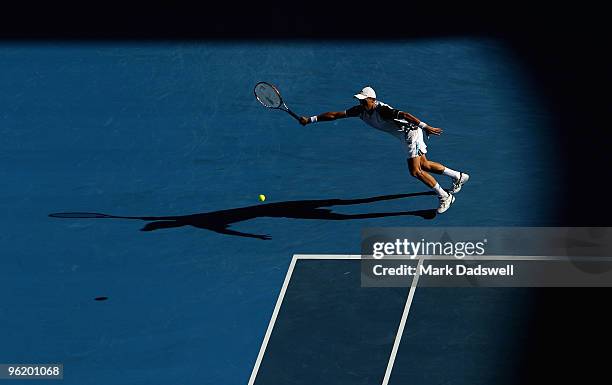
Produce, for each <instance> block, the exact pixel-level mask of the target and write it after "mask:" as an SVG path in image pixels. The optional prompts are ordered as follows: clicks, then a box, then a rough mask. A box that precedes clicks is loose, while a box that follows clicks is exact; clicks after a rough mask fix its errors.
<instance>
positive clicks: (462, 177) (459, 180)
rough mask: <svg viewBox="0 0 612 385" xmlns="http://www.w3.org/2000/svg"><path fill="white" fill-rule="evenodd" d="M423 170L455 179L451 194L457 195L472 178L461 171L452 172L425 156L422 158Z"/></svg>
mask: <svg viewBox="0 0 612 385" xmlns="http://www.w3.org/2000/svg"><path fill="white" fill-rule="evenodd" d="M420 159H421V168H422V169H423V170H425V171H428V172H432V173H434V174H440V175H446V176H448V177H451V178H452V179H453V186H452V187H451V188H450V191H449V192H450V193H451V194H455V193H458V192H459V190H461V187H462V186H463V185H464V184H465V182H467V181H468V179H470V176H469V175H468V174H467V173H465V172H461V171H455V170H452V169H450V168H448V167H446V166H444V165H442V164H440V163H438V162H434V161H431V160H429V159H427V157H426V156H425V154H423V155H422V156H421V157H420Z"/></svg>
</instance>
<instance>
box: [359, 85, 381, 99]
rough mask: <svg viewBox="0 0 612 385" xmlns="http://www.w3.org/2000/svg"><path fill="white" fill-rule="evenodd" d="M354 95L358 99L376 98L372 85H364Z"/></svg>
mask: <svg viewBox="0 0 612 385" xmlns="http://www.w3.org/2000/svg"><path fill="white" fill-rule="evenodd" d="M355 97H356V98H357V99H359V100H361V99H365V98H374V99H376V92H374V89H373V88H372V87H364V88H363V89H362V90H361V91H360V92H359V93H358V94H356V95H355Z"/></svg>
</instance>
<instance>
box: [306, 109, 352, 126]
mask: <svg viewBox="0 0 612 385" xmlns="http://www.w3.org/2000/svg"><path fill="white" fill-rule="evenodd" d="M343 118H346V111H335V112H324V113H322V114H319V115H314V116H311V117H310V118H307V117H305V116H302V117H300V124H301V125H302V126H305V125H307V124H310V123H315V122H328V121H330V120H336V119H343Z"/></svg>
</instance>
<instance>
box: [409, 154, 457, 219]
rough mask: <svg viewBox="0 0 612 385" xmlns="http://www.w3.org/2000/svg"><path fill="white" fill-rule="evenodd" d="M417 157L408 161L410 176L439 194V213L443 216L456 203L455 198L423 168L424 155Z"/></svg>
mask: <svg viewBox="0 0 612 385" xmlns="http://www.w3.org/2000/svg"><path fill="white" fill-rule="evenodd" d="M415 155H417V156H414V157H410V158H408V159H407V162H408V169H409V170H410V175H412V176H413V177H415V178H417V179H418V180H420V181H421V182H423V183H425V184H426V185H427V186H428V187H429V188H431V189H433V190H434V191H435V192H436V194H438V198H439V199H440V205H439V206H438V210H437V212H438V213H440V214H441V213H443V212H445V211H446V210H448V208H449V207H450V205H451V204H452V203H453V202H454V201H455V197H454V196H453V194H449V193H447V192H446V191H444V189H443V188H442V187H440V184H438V182H437V181H436V180H435V179H434V177H433V176H431V174H429V173H428V172H426V171H424V170H423V169H422V168H421V159H420V158H421V156H422V155H418V154H415Z"/></svg>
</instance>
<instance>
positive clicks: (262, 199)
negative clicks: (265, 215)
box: [259, 194, 266, 202]
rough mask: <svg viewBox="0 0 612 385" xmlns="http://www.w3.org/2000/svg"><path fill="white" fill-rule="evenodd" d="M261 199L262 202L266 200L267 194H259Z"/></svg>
mask: <svg viewBox="0 0 612 385" xmlns="http://www.w3.org/2000/svg"><path fill="white" fill-rule="evenodd" d="M259 200H260V201H261V202H263V201H265V200H266V196H265V195H263V194H259Z"/></svg>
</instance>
